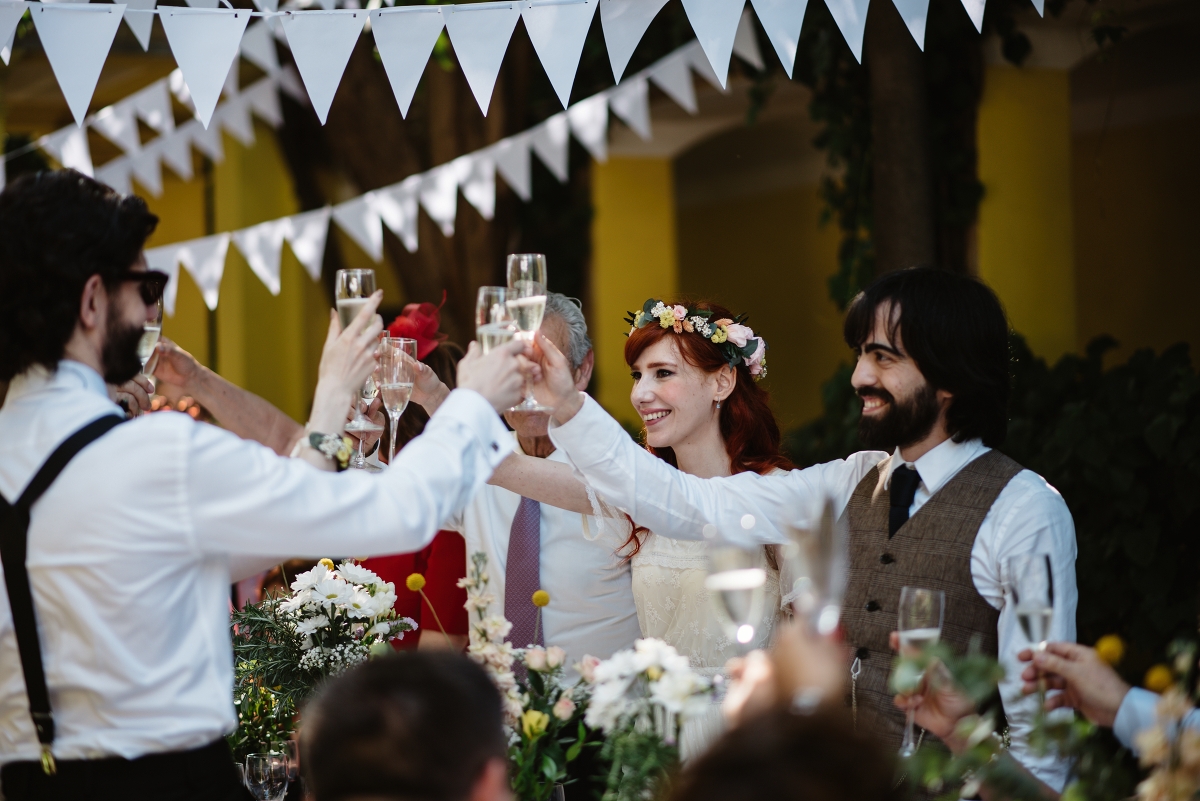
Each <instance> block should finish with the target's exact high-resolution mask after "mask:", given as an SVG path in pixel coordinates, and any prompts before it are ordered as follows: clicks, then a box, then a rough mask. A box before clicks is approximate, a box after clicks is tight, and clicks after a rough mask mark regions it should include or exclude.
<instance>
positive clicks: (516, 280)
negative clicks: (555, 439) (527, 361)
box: [504, 253, 554, 414]
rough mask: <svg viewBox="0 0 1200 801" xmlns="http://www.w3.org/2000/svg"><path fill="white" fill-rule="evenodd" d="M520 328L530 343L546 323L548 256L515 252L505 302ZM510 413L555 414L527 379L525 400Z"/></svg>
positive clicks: (509, 260)
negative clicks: (543, 319)
mask: <svg viewBox="0 0 1200 801" xmlns="http://www.w3.org/2000/svg"><path fill="white" fill-rule="evenodd" d="M504 303H505V305H506V306H507V307H508V311H509V313H510V314H511V315H512V319H513V323H514V324H515V325H516V327H517V336H518V337H520V338H521V339H524V340H526V341H528V342H532V341H533V336H534V334H535V333H536V332H537V330H538V328H539V327H540V326H541V324H542V315H544V314H545V313H546V257H545V256H543V255H542V254H541V253H513V254H510V255H509V257H508V294H507V296H506V298H505V301H504ZM509 411H510V412H536V413H542V414H549V413H550V412H552V411H554V410H553V409H551V408H550V407H549V406H544V405H542V404H540V403H538V402H537V398H535V397H533V382H531V381H530V380H529V379H528V378H526V380H525V400H523V401H521V402H520V403H518V404H517V405H516V406H514V407H512V408H511V409H509Z"/></svg>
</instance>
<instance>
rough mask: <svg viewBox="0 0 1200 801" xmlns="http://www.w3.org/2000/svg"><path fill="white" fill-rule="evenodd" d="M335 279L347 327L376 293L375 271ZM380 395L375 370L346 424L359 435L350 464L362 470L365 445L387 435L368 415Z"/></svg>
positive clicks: (340, 314) (339, 273)
mask: <svg viewBox="0 0 1200 801" xmlns="http://www.w3.org/2000/svg"><path fill="white" fill-rule="evenodd" d="M335 283H336V290H337V312H338V320H339V322H341V324H342V330H345V329H346V327H347V326H348V325H350V323H352V322H353V321H354V318H355V317H357V316H358V313H359V312H360V311H362V308H363V306H365V305H366V304H367V302H368V300H369V299H370V297H371V295H372V294H374V292H375V271H374V270H338V271H337V277H336V279H335ZM376 372H378V371H376ZM378 395H379V386H378V384H377V383H376V381H375V373H372V374H371V375H370V376H369V377H368V378H367V380H366V382H365V383H364V384H363V386H362V390H361V391H360V392H359V398H358V402H357V403H356V404H355V409H354V417H353V418H352V419H351V420H350V422H349V423H347V424H346V431H347V433H350V434H353V435H354V436H356V437H357V438H358V451H357V452H356V453H355V454H354V456H353V457H351V459H350V466H351V467H354V468H358V469H360V470H362V469H365V468H366V466H367V459H366V456H365V455H364V453H363V448H364V446H366V445H368V444H370V443H372V442H375V441H376V440H378V439H379V437H380V436H382V435H383V426H381V425H379V424H378V423H376V422H375V421H374V420H372V419H371V418H369V417H367V415H366V411H367V410H368V409H369V408H370V405H371V401H373V400H375V398H376V397H377V396H378Z"/></svg>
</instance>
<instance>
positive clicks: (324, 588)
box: [312, 578, 354, 608]
mask: <svg viewBox="0 0 1200 801" xmlns="http://www.w3.org/2000/svg"><path fill="white" fill-rule="evenodd" d="M312 594H313V602H314V603H316V604H318V605H320V606H324V607H327V608H328V607H330V606H333V605H335V604H344V603H346V602H347V601H349V600H350V599H351V598H352V597H353V596H354V589H353V588H352V587H351V586H350V585H349V584H347V583H346V582H344V581H342V580H341V579H339V578H327V579H324V580H323V581H321V582H320V583H318V584H317V585H316V586H315V587H313V588H312Z"/></svg>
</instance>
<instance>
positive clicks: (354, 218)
mask: <svg viewBox="0 0 1200 801" xmlns="http://www.w3.org/2000/svg"><path fill="white" fill-rule="evenodd" d="M333 219H334V220H335V221H337V224H338V227H339V228H341V229H342V230H343V231H345V232H346V235H347V236H349V237H350V238H351V239H353V240H354V243H355V244H356V245H358V246H359V247H360V248H362V250H363V253H366V254H367V255H368V256H370V257H371V261H374V262H376V263H378V262H381V261H383V223H382V222H381V221H380V219H379V213H378V212H377V211H376V210H375V208H374V205H373V204H372V203H371V200H370V198H368V197H367V196H366V195H362V196H360V197H356V198H353V199H352V200H347V201H346V202H345V203H339V204H337V205H336V206H334V207H333Z"/></svg>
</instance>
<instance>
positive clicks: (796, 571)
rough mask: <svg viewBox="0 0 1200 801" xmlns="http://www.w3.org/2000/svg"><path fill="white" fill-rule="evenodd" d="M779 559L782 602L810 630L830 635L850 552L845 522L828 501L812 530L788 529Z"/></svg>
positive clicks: (836, 618)
mask: <svg viewBox="0 0 1200 801" xmlns="http://www.w3.org/2000/svg"><path fill="white" fill-rule="evenodd" d="M782 556H783V564H782V566H781V571H780V584H781V586H782V587H783V588H784V589H785V595H784V599H785V600H790V601H791V603H792V609H793V610H794V611H795V613H796V615H797V616H798V617H801V618H803V619H804V620H805V621H806V622H807V623H808V625H809V627H810V628H811V629H812V630H813V631H816V632H817V633H818V634H820V635H822V636H826V637H828V636H830V635H832V634H834V633H835V632H836V631H837V628H838V624H839V622H840V621H841V614H842V596H843V595H844V594H845V591H846V579H847V570H848V566H849V562H850V552H849V533H848V532H847V530H846V522H845V520H844V519H841V520H839V519H838V517H837V515H836V514H835V513H834V506H833V500H832V499H831V498H826V499H825V503H824V504H823V507H822V509H821V514H820V516H819V517H818V519H817V524H816V526H815V527H813V528H798V527H795V526H789V527H788V539H787V541H786V542H785V543H784V544H783V546H782Z"/></svg>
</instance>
